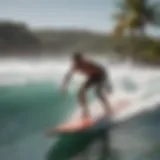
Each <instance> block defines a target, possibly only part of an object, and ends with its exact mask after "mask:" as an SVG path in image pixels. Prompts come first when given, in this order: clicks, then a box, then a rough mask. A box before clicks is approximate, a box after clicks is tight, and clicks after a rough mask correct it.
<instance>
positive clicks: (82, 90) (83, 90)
mask: <svg viewBox="0 0 160 160" xmlns="http://www.w3.org/2000/svg"><path fill="white" fill-rule="evenodd" d="M84 96H85V89H84V88H81V89H80V90H79V92H78V97H79V98H80V99H81V98H82V97H84Z"/></svg>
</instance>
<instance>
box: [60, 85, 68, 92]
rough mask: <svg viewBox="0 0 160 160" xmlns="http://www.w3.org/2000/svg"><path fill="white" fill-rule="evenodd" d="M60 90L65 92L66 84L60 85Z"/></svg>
mask: <svg viewBox="0 0 160 160" xmlns="http://www.w3.org/2000/svg"><path fill="white" fill-rule="evenodd" d="M61 91H62V92H63V93H65V92H66V91H67V86H66V85H62V87H61Z"/></svg>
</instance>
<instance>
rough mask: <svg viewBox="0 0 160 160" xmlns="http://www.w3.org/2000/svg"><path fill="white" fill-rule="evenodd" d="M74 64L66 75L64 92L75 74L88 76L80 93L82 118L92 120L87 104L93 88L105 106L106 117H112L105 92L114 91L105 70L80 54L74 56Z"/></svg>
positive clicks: (63, 86)
mask: <svg viewBox="0 0 160 160" xmlns="http://www.w3.org/2000/svg"><path fill="white" fill-rule="evenodd" d="M72 62H73V65H72V67H71V69H70V70H69V71H68V73H67V74H66V75H65V78H64V81H63V84H62V90H63V91H66V89H67V87H68V84H69V81H70V80H71V78H72V76H73V74H74V73H76V72H80V73H81V74H84V75H86V76H87V81H86V82H85V83H84V84H83V85H82V86H81V88H80V90H79V92H78V98H79V102H80V105H81V107H82V117H83V118H90V114H89V109H88V107H87V102H86V92H87V91H88V89H90V88H92V87H95V88H96V95H97V97H98V99H99V100H100V101H101V103H102V104H103V107H104V110H105V113H106V115H107V116H111V114H112V110H111V105H110V103H109V100H108V99H107V98H106V96H105V94H104V92H103V91H104V89H106V90H107V92H108V93H110V92H111V91H112V87H111V84H110V81H109V77H108V74H107V73H106V71H105V69H104V68H103V67H102V66H101V65H99V64H96V63H94V62H92V61H88V60H87V59H86V58H85V57H84V56H83V55H82V54H81V53H79V52H76V53H74V54H73V56H72Z"/></svg>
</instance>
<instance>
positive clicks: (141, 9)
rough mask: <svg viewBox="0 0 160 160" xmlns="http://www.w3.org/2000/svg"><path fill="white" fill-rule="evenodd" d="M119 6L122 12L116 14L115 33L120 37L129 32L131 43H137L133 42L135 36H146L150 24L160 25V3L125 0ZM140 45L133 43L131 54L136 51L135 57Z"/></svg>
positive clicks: (145, 0)
mask: <svg viewBox="0 0 160 160" xmlns="http://www.w3.org/2000/svg"><path fill="white" fill-rule="evenodd" d="M119 6H120V12H118V13H116V14H115V15H114V18H115V19H116V21H117V23H116V26H115V29H114V33H113V34H114V36H118V37H119V36H122V35H124V34H125V33H128V34H129V36H130V38H131V44H135V43H133V42H134V41H133V39H134V38H135V36H137V35H138V36H139V35H140V36H141V37H143V36H145V29H146V26H147V25H148V24H154V25H160V13H158V11H159V10H158V6H159V8H160V5H157V4H149V1H148V0H124V1H123V2H122V3H121V4H119ZM156 7H157V9H156ZM155 9H156V10H155ZM141 39H142V40H143V38H139V41H140V40H141ZM139 44H140V43H139ZM140 45H141V44H140ZM140 45H132V48H131V55H133V52H134V57H137V56H136V55H135V53H136V54H137V53H138V52H137V49H138V48H140ZM132 58H133V57H132Z"/></svg>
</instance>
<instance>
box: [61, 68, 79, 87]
mask: <svg viewBox="0 0 160 160" xmlns="http://www.w3.org/2000/svg"><path fill="white" fill-rule="evenodd" d="M75 70H76V69H75V67H72V68H71V69H70V70H69V71H68V72H67V74H66V75H65V77H64V80H63V84H62V89H63V90H66V89H67V87H68V84H69V82H70V80H71V78H72V76H73V74H74V72H75Z"/></svg>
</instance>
